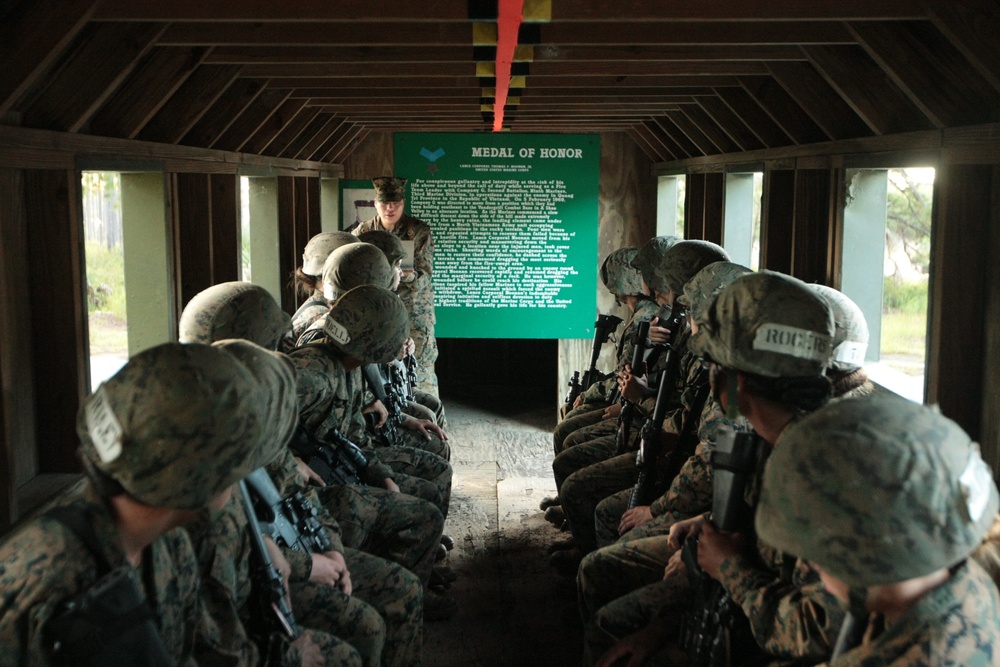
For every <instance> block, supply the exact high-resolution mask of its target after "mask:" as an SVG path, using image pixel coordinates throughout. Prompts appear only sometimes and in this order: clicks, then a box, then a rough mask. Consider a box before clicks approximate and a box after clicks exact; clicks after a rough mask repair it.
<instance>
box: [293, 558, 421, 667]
mask: <svg viewBox="0 0 1000 667" xmlns="http://www.w3.org/2000/svg"><path fill="white" fill-rule="evenodd" d="M344 559H345V560H346V561H347V568H348V570H350V573H351V582H352V584H353V586H354V592H353V593H352V594H351V595H350V596H347V595H344V594H343V593H342V592H341V591H340V589H339V588H337V587H335V586H322V585H312V584H299V585H295V584H293V585H292V600H293V604H294V606H295V609H296V612H297V613H298V610H299V609H301V610H303V611H305V610H309V611H308V613H309V614H320V615H326V617H327V618H326V620H327V625H328V626H330V627H335V628H336V633H335V634H336V635H337V636H338V637H340V638H341V639H343V640H345V641H347V642H349V643H350V644H351V645H353V646H354V647H355V648H356V649H358V652H359V653H361V654H362V656H363V657H364V658H365V664H373V665H377V664H379V662H378V659H377V656H378V653H377V651H378V649H379V648H381V649H382V650H381V664H382V665H384V666H385V667H413V666H416V665H419V664H420V659H421V647H422V644H423V622H424V616H423V614H424V609H423V604H424V598H423V586H422V585H421V583H420V580H419V579H418V578H417V577H416V575H414V574H412V573H411V572H409V571H407V570H406V569H405V568H403V567H402V566H400V565H397V564H396V563H390V562H388V561H385V560H382V559H381V558H378V557H376V556H372V555H370V554H366V553H364V552H363V551H358V550H356V549H351V548H349V547H345V549H344ZM317 625H318V624H317V623H315V622H312V623H310V626H311V627H317ZM382 638H384V646H383V645H382ZM362 647H364V648H362ZM373 654H374V655H375V656H376V659H375V661H374V662H372V663H369V662H368V660H369V656H371V655H373Z"/></svg>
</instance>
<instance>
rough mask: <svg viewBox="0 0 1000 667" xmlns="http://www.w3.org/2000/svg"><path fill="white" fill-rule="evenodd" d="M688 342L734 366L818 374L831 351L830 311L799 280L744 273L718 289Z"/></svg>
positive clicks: (780, 373)
mask: <svg viewBox="0 0 1000 667" xmlns="http://www.w3.org/2000/svg"><path fill="white" fill-rule="evenodd" d="M688 345H689V348H688V349H690V350H691V352H692V353H693V354H695V355H698V356H700V357H707V358H710V359H711V360H712V361H714V362H715V363H717V364H719V365H721V366H723V367H725V368H731V369H734V370H737V371H744V372H746V373H755V374H757V375H763V376H766V377H807V376H819V375H822V374H823V371H824V370H825V369H826V367H827V366H828V365H829V364H830V357H831V355H832V354H833V316H832V314H831V313H830V309H829V308H828V307H827V305H826V302H824V301H823V300H822V299H821V298H820V297H819V295H817V294H816V292H814V291H813V290H811V289H809V286H808V285H806V284H805V283H804V282H802V281H801V280H798V279H796V278H792V277H791V276H786V275H784V274H781V273H775V272H773V271H760V272H757V273H748V274H746V275H744V276H740V277H739V278H737V279H736V280H734V281H733V282H731V283H730V284H729V286H728V287H726V288H725V289H723V290H722V291H721V292H720V293H719V296H717V297H716V299H715V301H714V302H712V304H711V305H710V306H709V308H708V312H707V313H706V314H705V316H704V319H703V320H702V321H701V322H700V323H699V327H698V333H696V334H695V335H694V336H692V337H691V340H690V342H689V343H688Z"/></svg>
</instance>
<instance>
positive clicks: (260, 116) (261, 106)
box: [209, 90, 288, 151]
mask: <svg viewBox="0 0 1000 667" xmlns="http://www.w3.org/2000/svg"><path fill="white" fill-rule="evenodd" d="M286 99H288V93H287V92H285V91H283V90H264V91H263V92H262V93H261V94H260V95H258V96H257V97H255V98H254V100H253V102H251V103H250V104H249V105H248V106H247V108H246V109H244V110H243V113H241V114H240V115H239V117H237V118H236V119H234V120H233V123H232V125H230V126H229V129H227V130H226V131H225V132H224V133H223V134H222V136H220V137H219V138H218V139H216V140H215V141H214V142H212V145H211V146H209V148H215V149H218V150H224V151H239V150H240V148H241V147H242V146H243V144H245V143H246V142H247V141H248V140H249V139H250V137H252V136H253V135H254V133H255V132H256V131H257V130H259V129H260V128H261V126H262V125H263V124H264V123H265V122H266V121H267V119H268V118H270V117H271V115H272V114H274V113H275V112H276V111H277V110H278V109H279V108H280V107H281V105H282V104H284V102H285V100H286Z"/></svg>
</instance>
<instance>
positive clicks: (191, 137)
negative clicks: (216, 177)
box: [180, 79, 264, 146]
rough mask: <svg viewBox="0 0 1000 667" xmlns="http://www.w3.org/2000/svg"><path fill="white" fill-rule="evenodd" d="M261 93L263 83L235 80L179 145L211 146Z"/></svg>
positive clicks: (250, 80)
mask: <svg viewBox="0 0 1000 667" xmlns="http://www.w3.org/2000/svg"><path fill="white" fill-rule="evenodd" d="M263 91H264V82H263V81H256V80H254V79H237V80H236V81H234V82H233V83H232V85H231V86H229V88H227V89H226V92H224V93H223V94H222V95H221V96H220V97H219V98H218V99H217V100H216V101H215V104H213V105H212V106H211V107H210V108H209V109H208V111H207V112H205V113H204V114H203V115H202V117H201V118H200V119H199V120H198V122H197V123H195V124H194V127H192V128H191V130H190V131H189V132H188V133H187V134H185V135H184V138H183V139H181V140H180V143H182V144H185V145H187V146H211V145H212V144H213V143H214V142H215V141H216V140H217V139H218V138H219V137H220V136H222V134H223V133H224V132H225V131H226V130H228V129H229V127H230V126H231V125H232V124H233V121H235V120H236V118H237V117H238V116H239V115H240V114H241V113H243V110H244V109H246V108H247V107H248V106H249V105H250V103H252V102H253V101H254V100H255V99H256V98H257V96H258V95H260V94H261V93H262V92H263Z"/></svg>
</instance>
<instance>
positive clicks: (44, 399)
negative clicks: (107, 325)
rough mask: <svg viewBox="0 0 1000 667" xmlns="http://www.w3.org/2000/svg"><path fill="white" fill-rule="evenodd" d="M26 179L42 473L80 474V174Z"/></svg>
mask: <svg viewBox="0 0 1000 667" xmlns="http://www.w3.org/2000/svg"><path fill="white" fill-rule="evenodd" d="M24 185H25V187H24V192H25V205H26V208H27V222H28V258H29V265H30V273H27V274H25V279H26V282H28V284H29V289H30V293H31V313H32V317H31V329H32V334H31V336H32V341H33V342H34V345H33V349H34V354H33V360H34V361H33V366H34V377H35V387H36V391H35V403H36V405H35V415H36V416H37V418H36V423H35V434H36V441H35V442H37V443H38V447H39V452H38V473H65V472H77V471H79V469H80V465H79V463H78V461H77V459H76V444H77V441H78V440H77V435H76V413H77V410H78V409H79V407H80V402H81V400H82V399H83V397H84V396H86V395H87V394H89V393H90V390H89V381H88V378H89V374H90V373H89V364H90V358H89V355H88V345H87V339H88V328H87V318H86V313H87V304H86V302H85V300H84V299H85V296H84V295H85V294H86V284H85V278H84V274H85V272H84V269H83V257H82V249H83V241H82V235H83V233H82V229H81V224H82V223H81V219H80V203H79V202H80V176H79V174H78V173H77V172H76V171H55V170H53V171H47V170H29V171H26V172H25V173H24ZM56 276H58V277H56ZM29 277H30V279H28V278H29ZM25 481H27V480H26V479H25V480H22V483H23V482H25Z"/></svg>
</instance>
